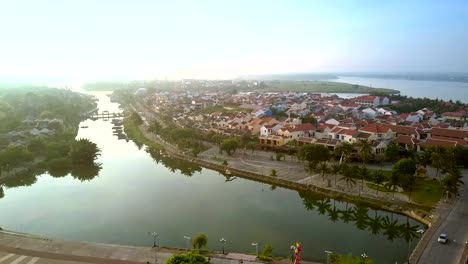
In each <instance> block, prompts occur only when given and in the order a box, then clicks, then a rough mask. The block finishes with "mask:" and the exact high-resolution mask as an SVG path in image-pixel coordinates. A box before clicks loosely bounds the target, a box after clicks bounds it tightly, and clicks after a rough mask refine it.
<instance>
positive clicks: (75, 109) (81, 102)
mask: <svg viewBox="0 0 468 264" xmlns="http://www.w3.org/2000/svg"><path fill="white" fill-rule="evenodd" d="M95 107H96V104H95V102H94V101H93V100H92V99H91V98H90V97H89V96H85V95H82V94H78V93H74V92H71V91H68V90H62V89H54V88H47V87H22V88H17V89H7V88H5V89H1V90H0V133H7V132H10V131H14V130H16V129H19V128H21V126H22V125H23V124H22V123H21V122H22V121H23V120H25V119H27V118H40V119H54V118H55V119H61V120H63V124H64V125H65V126H66V127H65V128H66V129H67V128H68V129H69V128H71V127H74V128H75V129H76V126H77V125H78V123H79V121H80V120H81V116H80V113H84V112H86V111H89V110H91V109H93V108H95ZM56 126H59V125H57V124H56Z"/></svg>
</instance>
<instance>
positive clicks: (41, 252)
mask: <svg viewBox="0 0 468 264" xmlns="http://www.w3.org/2000/svg"><path fill="white" fill-rule="evenodd" d="M182 252H186V250H184V249H171V248H163V247H156V248H149V247H132V246H122V245H111V244H102V243H94V242H77V241H62V240H55V239H51V238H45V237H40V236H34V235H28V234H21V233H15V232H10V231H0V263H2V264H3V263H5V264H11V263H20V262H21V261H24V262H25V263H34V264H52V263H56V264H75V263H76V264H78V263H95V264H146V263H164V262H165V261H166V260H167V259H168V258H169V257H171V256H172V255H173V254H175V253H182ZM207 258H208V257H207ZM255 259H256V257H255V256H252V255H245V254H238V253H230V254H226V255H222V254H213V255H211V257H210V262H211V263H214V264H239V263H246V264H260V262H256V261H255ZM155 260H157V261H155ZM311 264H312V263H311Z"/></svg>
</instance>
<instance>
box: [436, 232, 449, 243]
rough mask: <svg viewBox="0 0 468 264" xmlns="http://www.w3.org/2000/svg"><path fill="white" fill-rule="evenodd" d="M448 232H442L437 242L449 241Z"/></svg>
mask: <svg viewBox="0 0 468 264" xmlns="http://www.w3.org/2000/svg"><path fill="white" fill-rule="evenodd" d="M447 241H448V239H447V234H440V236H439V238H437V242H439V243H442V244H445V243H447Z"/></svg>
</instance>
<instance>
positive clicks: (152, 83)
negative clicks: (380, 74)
mask: <svg viewBox="0 0 468 264" xmlns="http://www.w3.org/2000/svg"><path fill="white" fill-rule="evenodd" d="M142 87H143V88H147V89H150V90H156V91H171V90H180V89H181V86H180V82H175V81H158V80H146V81H144V80H143V81H131V82H97V83H89V84H85V85H84V86H83V87H82V88H83V89H85V90H90V91H123V90H130V91H134V90H137V89H138V88H142ZM183 90H194V91H200V90H205V91H218V90H219V91H233V93H236V92H242V91H252V90H254V91H291V92H315V93H331V92H335V93H370V92H380V93H387V94H394V93H398V91H397V90H393V89H385V88H371V87H367V86H362V85H356V84H348V83H340V82H329V81H293V80H275V81H261V82H260V83H259V84H258V85H257V86H254V87H252V86H250V85H249V82H247V81H241V82H238V83H236V84H228V85H226V84H224V85H219V86H216V85H215V86H210V87H206V86H202V85H201V84H196V83H194V84H192V85H191V86H190V87H187V88H184V89H183Z"/></svg>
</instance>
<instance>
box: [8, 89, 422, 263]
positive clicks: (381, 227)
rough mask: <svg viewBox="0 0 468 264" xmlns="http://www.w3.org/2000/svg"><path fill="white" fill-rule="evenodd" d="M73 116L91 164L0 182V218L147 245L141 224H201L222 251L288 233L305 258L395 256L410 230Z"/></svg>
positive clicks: (177, 239)
mask: <svg viewBox="0 0 468 264" xmlns="http://www.w3.org/2000/svg"><path fill="white" fill-rule="evenodd" d="M94 94H95V95H97V97H98V98H99V99H100V101H99V107H100V109H101V110H109V111H111V112H112V111H114V110H118V105H117V104H114V103H111V102H110V101H109V98H108V97H107V96H105V94H104V93H94ZM81 125H87V126H89V128H84V129H80V130H79V133H78V136H77V137H78V138H88V139H90V140H91V141H93V142H95V143H97V144H98V146H99V147H100V148H101V150H102V155H101V156H100V158H99V162H101V163H102V165H101V166H102V169H101V170H100V171H99V174H98V175H97V176H95V177H94V178H92V177H90V178H89V179H86V180H83V179H81V180H80V179H77V178H76V177H73V176H72V175H67V176H65V177H60V178H54V177H52V176H50V175H49V174H42V175H26V176H23V177H21V178H18V179H10V180H7V181H5V182H3V190H4V197H3V198H2V199H0V226H1V227H2V228H4V229H9V230H15V231H20V232H26V233H33V234H40V235H44V236H48V237H53V238H59V239H67V240H86V241H98V242H105V243H116V244H125V245H138V246H150V245H152V238H151V237H150V236H149V235H148V234H147V233H148V232H149V231H155V232H158V233H159V238H158V244H161V245H164V246H173V247H185V245H186V242H185V239H184V236H194V235H196V234H198V233H204V234H206V235H207V236H208V248H209V249H215V250H220V244H219V242H218V241H219V239H220V238H221V237H224V238H225V239H227V243H226V249H227V250H228V251H235V252H246V253H253V252H254V251H255V248H254V247H252V246H251V243H252V242H258V243H260V244H261V245H264V244H267V243H269V244H272V246H273V250H274V254H275V255H282V256H287V255H288V254H289V247H290V245H291V244H292V243H293V242H296V241H298V242H302V244H303V253H304V258H305V259H306V260H318V261H325V253H324V250H330V251H333V252H337V253H341V254H348V253H352V254H353V255H355V256H358V255H360V254H362V253H366V254H367V255H368V256H370V257H371V258H373V259H374V260H375V261H376V263H392V264H393V263H395V262H396V261H397V262H398V263H402V262H403V261H404V260H405V259H406V257H407V254H408V250H411V249H412V248H413V247H414V246H415V244H416V243H417V241H418V240H419V238H418V237H417V234H416V233H415V230H417V229H419V228H420V227H419V226H417V225H418V223H416V222H415V221H413V220H411V219H409V220H407V218H406V217H404V216H400V215H396V214H391V213H388V212H383V211H378V210H373V209H370V208H366V207H362V206H357V205H354V204H348V203H344V202H338V201H333V200H329V199H323V198H320V197H315V196H310V195H309V196H306V195H303V194H299V193H297V192H296V191H291V190H287V189H282V188H274V187H272V186H269V185H267V184H262V183H258V182H254V181H249V180H244V179H240V178H237V179H235V178H234V179H230V181H227V179H226V178H225V177H224V176H222V175H220V174H219V173H218V172H215V171H212V170H208V169H202V168H200V167H197V166H195V165H190V164H185V163H182V162H175V161H172V160H170V159H167V158H166V159H165V160H159V159H158V158H157V157H155V158H156V159H157V161H155V160H154V159H153V157H152V156H151V155H150V154H149V153H148V152H146V151H145V149H144V147H143V148H139V147H138V146H136V145H135V144H134V143H133V142H132V141H130V142H126V141H125V140H118V139H117V138H116V137H115V136H113V135H112V126H113V125H112V124H111V123H110V122H109V121H103V120H97V121H92V120H86V121H84V122H83V123H82V124H81ZM153 156H154V155H153ZM82 180H83V181H82ZM407 221H408V222H407ZM415 236H416V237H415ZM405 237H406V239H405ZM413 237H415V238H414V239H413ZM407 240H411V242H410V243H407V242H406V241H407Z"/></svg>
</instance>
